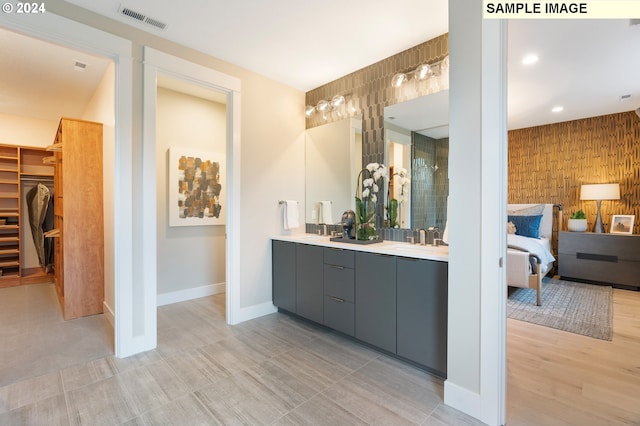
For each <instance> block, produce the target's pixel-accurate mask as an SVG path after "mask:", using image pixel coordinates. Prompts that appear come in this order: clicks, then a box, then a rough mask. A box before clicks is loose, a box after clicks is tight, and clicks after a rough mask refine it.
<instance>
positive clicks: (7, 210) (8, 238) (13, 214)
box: [0, 144, 53, 287]
mask: <svg viewBox="0 0 640 426" xmlns="http://www.w3.org/2000/svg"><path fill="white" fill-rule="evenodd" d="M48 155H49V154H48V153H47V152H46V151H45V149H44V148H39V147H27V146H19V145H8V144H0V287H7V286H13V285H19V284H20V277H21V276H22V275H23V268H22V264H23V259H22V249H23V247H22V226H28V216H27V214H26V212H23V211H22V201H21V189H22V184H21V182H22V180H23V179H25V178H33V179H38V178H51V177H53V167H52V166H50V165H49V166H47V165H43V164H42V159H43V158H44V157H46V156H48ZM23 218H27V219H26V221H25V223H22V221H23Z"/></svg>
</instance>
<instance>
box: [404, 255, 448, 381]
mask: <svg viewBox="0 0 640 426" xmlns="http://www.w3.org/2000/svg"><path fill="white" fill-rule="evenodd" d="M447 281H448V265H447V263H445V262H435V261H429V260H420V259H411V258H403V257H398V259H397V298H398V299H397V309H398V316H397V320H398V328H397V332H398V335H397V351H396V353H397V354H398V355H400V356H402V357H404V358H407V359H409V360H411V361H414V362H417V363H419V364H422V365H424V366H427V367H429V368H431V369H433V370H435V371H436V372H437V373H439V374H440V375H442V376H446V372H447V303H448V298H447V293H448V287H447Z"/></svg>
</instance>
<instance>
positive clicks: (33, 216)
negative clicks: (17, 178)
mask: <svg viewBox="0 0 640 426" xmlns="http://www.w3.org/2000/svg"><path fill="white" fill-rule="evenodd" d="M51 199H52V197H51V193H50V191H49V188H47V187H46V186H45V185H43V184H42V183H40V182H39V183H38V184H37V185H36V186H34V187H33V188H31V189H30V190H29V191H28V192H27V209H28V210H29V225H30V226H31V234H32V235H33V243H34V244H35V246H36V252H37V253H38V261H39V262H40V265H41V266H42V267H45V268H46V267H47V265H48V263H47V261H48V259H47V257H49V256H51V257H52V256H53V250H52V247H51V241H49V240H50V238H47V249H46V250H45V238H44V232H45V231H43V227H44V226H51V227H52V226H53V208H51V209H49V202H50V201H51ZM48 210H51V212H50V213H51V224H50V225H49V224H48V222H49V221H48V220H45V219H47V212H48ZM49 251H51V254H49V255H45V252H47V253H48V252H49Z"/></svg>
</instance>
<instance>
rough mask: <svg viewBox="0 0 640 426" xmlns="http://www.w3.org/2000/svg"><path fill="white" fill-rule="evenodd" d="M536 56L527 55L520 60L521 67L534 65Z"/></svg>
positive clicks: (536, 60) (536, 59)
mask: <svg viewBox="0 0 640 426" xmlns="http://www.w3.org/2000/svg"><path fill="white" fill-rule="evenodd" d="M538 59H539V58H538V56H536V55H527V56H525V57H524V58H523V59H522V64H523V65H531V64H535V63H536V62H538Z"/></svg>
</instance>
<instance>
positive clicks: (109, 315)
mask: <svg viewBox="0 0 640 426" xmlns="http://www.w3.org/2000/svg"><path fill="white" fill-rule="evenodd" d="M102 312H103V313H104V316H105V318H107V321H109V324H111V327H113V328H114V329H115V328H116V325H115V324H116V317H115V315H114V314H113V309H111V306H109V305H108V304H107V302H102Z"/></svg>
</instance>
